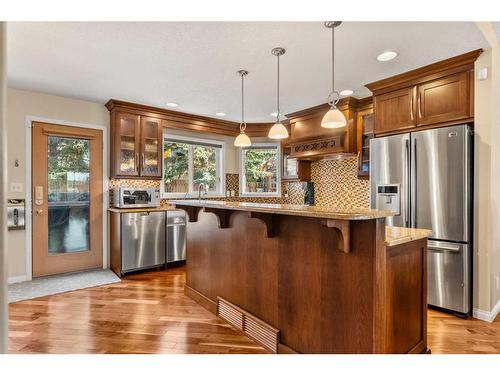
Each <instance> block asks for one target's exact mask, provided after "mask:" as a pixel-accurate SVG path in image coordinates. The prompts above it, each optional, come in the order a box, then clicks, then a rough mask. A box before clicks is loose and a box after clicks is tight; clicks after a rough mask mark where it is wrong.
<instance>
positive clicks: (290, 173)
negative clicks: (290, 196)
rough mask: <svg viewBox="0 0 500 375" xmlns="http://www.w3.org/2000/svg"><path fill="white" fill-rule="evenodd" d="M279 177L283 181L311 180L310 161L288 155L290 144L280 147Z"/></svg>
mask: <svg viewBox="0 0 500 375" xmlns="http://www.w3.org/2000/svg"><path fill="white" fill-rule="evenodd" d="M281 150H282V151H281V179H282V180H283V181H287V182H292V181H301V182H303V181H311V162H310V161H309V160H300V159H297V158H294V157H292V156H291V155H290V153H291V147H290V145H286V144H284V145H283V146H282V148H281Z"/></svg>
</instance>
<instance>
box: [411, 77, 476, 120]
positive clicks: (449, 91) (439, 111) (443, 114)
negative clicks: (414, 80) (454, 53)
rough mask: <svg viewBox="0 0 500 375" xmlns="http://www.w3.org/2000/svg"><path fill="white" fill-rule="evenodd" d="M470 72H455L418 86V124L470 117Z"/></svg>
mask: <svg viewBox="0 0 500 375" xmlns="http://www.w3.org/2000/svg"><path fill="white" fill-rule="evenodd" d="M469 76H470V74H469V72H463V73H459V74H454V75H451V76H449V77H445V78H441V79H436V80H434V81H430V82H428V83H424V84H422V85H419V86H418V98H417V125H418V126H422V125H430V124H436V123H440V122H446V121H453V120H459V119H465V118H468V117H469V116H470V115H471V114H470V105H469V99H470V82H469Z"/></svg>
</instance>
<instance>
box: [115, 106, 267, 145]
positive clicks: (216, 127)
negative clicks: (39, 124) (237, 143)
mask: <svg viewBox="0 0 500 375" xmlns="http://www.w3.org/2000/svg"><path fill="white" fill-rule="evenodd" d="M105 107H106V108H107V109H108V110H109V111H110V112H111V113H113V112H126V113H132V114H135V115H140V116H147V117H155V118H160V119H162V120H164V121H163V127H164V128H171V129H179V130H187V131H195V132H204V133H205V132H206V133H213V134H219V135H227V136H237V135H238V134H239V133H240V124H239V123H238V122H234V121H227V120H220V119H215V118H212V117H207V116H201V115H196V114H191V113H185V112H179V111H172V110H169V109H165V108H159V107H153V106H149V105H145V104H138V103H131V102H127V101H123V100H117V99H110V100H108V102H107V103H106V104H105ZM272 125H273V124H272V123H247V130H246V133H247V134H248V135H249V136H250V137H267V133H268V132H269V129H270V128H271V126H272Z"/></svg>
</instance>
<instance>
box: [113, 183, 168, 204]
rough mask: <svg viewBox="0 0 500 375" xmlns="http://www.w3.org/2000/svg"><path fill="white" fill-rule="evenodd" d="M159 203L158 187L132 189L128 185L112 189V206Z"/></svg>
mask: <svg viewBox="0 0 500 375" xmlns="http://www.w3.org/2000/svg"><path fill="white" fill-rule="evenodd" d="M159 205H160V189H134V188H129V187H118V188H115V189H113V206H114V207H117V208H134V207H158V206H159Z"/></svg>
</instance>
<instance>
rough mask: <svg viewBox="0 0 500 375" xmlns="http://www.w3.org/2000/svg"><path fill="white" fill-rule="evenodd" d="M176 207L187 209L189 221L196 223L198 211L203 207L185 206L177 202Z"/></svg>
mask: <svg viewBox="0 0 500 375" xmlns="http://www.w3.org/2000/svg"><path fill="white" fill-rule="evenodd" d="M175 208H179V209H181V210H184V211H186V213H187V215H188V220H189V222H190V223H195V222H197V221H198V213H199V212H200V211H201V209H202V208H203V207H195V206H183V205H181V204H176V205H175Z"/></svg>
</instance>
